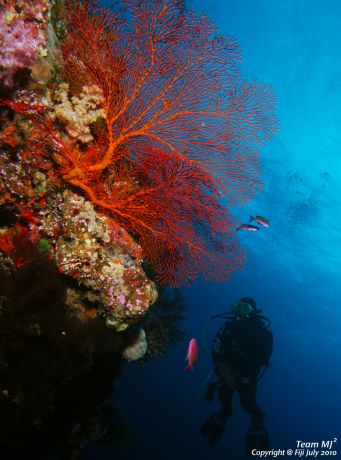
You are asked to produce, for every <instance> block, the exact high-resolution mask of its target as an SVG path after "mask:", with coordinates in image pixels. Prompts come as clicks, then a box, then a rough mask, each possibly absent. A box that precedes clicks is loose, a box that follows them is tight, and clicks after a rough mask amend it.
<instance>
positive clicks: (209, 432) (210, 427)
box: [200, 412, 227, 447]
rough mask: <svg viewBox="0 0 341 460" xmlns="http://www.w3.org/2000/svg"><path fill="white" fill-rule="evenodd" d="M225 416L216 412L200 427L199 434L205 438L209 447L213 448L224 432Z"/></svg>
mask: <svg viewBox="0 0 341 460" xmlns="http://www.w3.org/2000/svg"><path fill="white" fill-rule="evenodd" d="M226 419H227V415H226V414H225V413H223V412H217V413H216V414H213V415H211V416H210V417H209V418H208V419H207V420H206V422H205V423H204V424H203V426H202V427H201V430H200V433H201V435H202V436H204V437H205V438H207V441H208V444H209V446H210V447H214V446H215V445H216V444H217V442H218V441H219V439H220V438H221V436H222V434H223V433H224V430H225V424H226Z"/></svg>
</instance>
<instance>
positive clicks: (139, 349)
mask: <svg viewBox="0 0 341 460" xmlns="http://www.w3.org/2000/svg"><path fill="white" fill-rule="evenodd" d="M147 347H148V343H147V337H146V333H145V332H144V329H140V332H139V335H138V336H137V338H136V339H135V341H134V342H133V343H132V344H131V345H129V346H127V347H126V348H125V349H124V350H123V353H122V355H123V357H124V358H125V359H126V360H127V361H136V360H138V359H141V358H143V356H144V355H145V354H146V351H147Z"/></svg>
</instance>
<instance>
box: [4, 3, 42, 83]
mask: <svg viewBox="0 0 341 460" xmlns="http://www.w3.org/2000/svg"><path fill="white" fill-rule="evenodd" d="M47 7H48V1H47V0H36V1H32V0H30V1H23V0H13V1H10V2H4V1H1V0H0V80H2V83H3V84H4V85H6V86H12V85H13V76H14V74H15V73H16V71H17V70H19V69H22V68H25V67H29V66H30V65H32V64H33V63H34V59H35V57H36V55H37V54H38V51H39V48H40V47H42V46H44V45H45V42H46V21H45V14H44V13H45V12H46V11H47Z"/></svg>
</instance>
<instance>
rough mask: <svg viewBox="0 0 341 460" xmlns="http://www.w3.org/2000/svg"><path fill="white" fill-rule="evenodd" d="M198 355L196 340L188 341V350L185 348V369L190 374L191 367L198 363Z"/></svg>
mask: <svg viewBox="0 0 341 460" xmlns="http://www.w3.org/2000/svg"><path fill="white" fill-rule="evenodd" d="M198 353H199V348H198V343H197V341H196V339H191V340H190V341H189V344H188V348H187V355H186V360H187V367H186V370H188V371H191V372H192V371H193V366H194V364H195V363H196V362H197V361H198Z"/></svg>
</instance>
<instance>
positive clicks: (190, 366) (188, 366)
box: [186, 363, 193, 372]
mask: <svg viewBox="0 0 341 460" xmlns="http://www.w3.org/2000/svg"><path fill="white" fill-rule="evenodd" d="M186 371H189V372H193V364H192V363H188V364H187V366H186Z"/></svg>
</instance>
